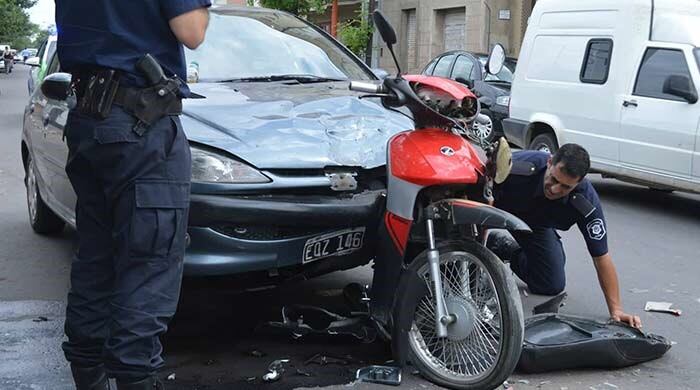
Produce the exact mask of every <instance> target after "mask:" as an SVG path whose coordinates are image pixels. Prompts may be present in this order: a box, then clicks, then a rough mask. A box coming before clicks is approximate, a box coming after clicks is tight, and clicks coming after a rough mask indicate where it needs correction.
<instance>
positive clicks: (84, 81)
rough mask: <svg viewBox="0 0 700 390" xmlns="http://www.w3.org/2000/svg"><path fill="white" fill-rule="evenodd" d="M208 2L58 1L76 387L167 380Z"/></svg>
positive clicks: (131, 389) (133, 387) (88, 389)
mask: <svg viewBox="0 0 700 390" xmlns="http://www.w3.org/2000/svg"><path fill="white" fill-rule="evenodd" d="M210 5H211V3H210V0H139V1H134V0H119V1H115V0H89V1H85V0H56V24H57V29H58V57H59V61H60V63H61V68H62V69H63V70H64V71H66V72H69V73H71V74H72V76H73V84H74V88H75V92H76V96H77V106H76V108H74V109H72V110H71V111H70V113H69V115H68V119H67V122H66V140H67V143H68V147H69V157H68V163H67V165H66V172H67V174H68V177H69V178H70V181H71V184H72V185H73V188H74V189H75V192H76V194H77V198H78V200H77V205H76V224H77V230H78V234H77V237H78V245H77V249H76V253H75V256H74V259H73V263H72V269H71V289H70V292H69V293H68V307H67V312H66V324H65V331H66V335H67V336H68V341H67V342H65V343H64V344H63V350H64V352H65V355H66V358H67V359H68V361H70V363H71V371H72V373H73V378H74V380H75V384H76V387H77V389H78V390H93V389H94V390H97V389H99V390H103V389H109V382H108V379H107V378H108V377H115V378H116V380H117V388H118V389H119V390H140V389H143V390H146V389H149V390H150V389H154V388H158V389H160V388H162V384H161V383H160V382H159V381H158V379H157V377H156V371H157V369H158V368H160V367H161V366H162V365H163V359H162V358H161V351H162V346H161V344H160V341H159V336H160V335H161V334H162V333H163V332H165V331H166V329H167V323H168V321H169V320H170V318H171V317H172V316H173V315H174V313H175V309H176V307H177V302H178V297H179V294H180V283H181V279H182V270H183V255H184V248H185V234H186V229H187V212H188V207H189V193H190V169H191V168H190V152H189V146H188V143H187V139H186V138H185V134H184V133H183V131H182V127H181V124H180V120H179V118H178V114H180V111H181V106H182V105H181V98H182V97H186V96H188V94H189V90H188V89H187V86H186V85H185V84H183V83H182V82H181V80H184V79H186V73H185V58H184V49H183V47H182V45H183V44H184V45H186V46H187V47H189V48H191V49H194V48H196V47H197V46H199V44H200V43H201V42H202V41H203V39H204V35H205V31H206V27H207V24H208V18H209V14H208V11H207V7H209V6H210ZM147 53H150V55H151V56H145V55H146V54H147ZM137 64H138V66H137Z"/></svg>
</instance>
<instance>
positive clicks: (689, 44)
mask: <svg viewBox="0 0 700 390" xmlns="http://www.w3.org/2000/svg"><path fill="white" fill-rule="evenodd" d="M629 15H635V17H634V18H630V17H629ZM698 86H700V7H699V6H698V2H697V0H619V1H616V2H610V1H608V0H588V1H579V0H540V1H538V2H537V4H536V5H535V8H534V10H533V14H532V16H531V17H530V23H529V25H528V27H527V32H526V34H525V38H524V40H523V46H522V49H521V51H520V59H519V63H518V68H517V70H516V71H515V80H514V81H513V89H512V94H511V105H510V116H511V117H510V118H509V119H506V120H505V121H504V129H505V133H506V136H507V138H508V141H510V142H512V143H514V144H516V145H518V146H520V147H524V148H530V149H539V150H545V151H549V152H554V151H555V150H556V149H557V148H558V147H559V145H562V144H564V143H569V142H575V143H578V144H581V145H583V146H584V147H585V148H586V149H587V150H588V152H589V153H590V155H591V166H592V169H593V170H594V171H596V172H600V173H602V174H603V175H605V176H609V177H615V178H618V179H621V180H626V181H630V182H635V183H639V184H642V185H647V186H649V187H652V188H656V189H662V190H685V191H694V192H700V125H699V123H698V118H700V104H698Z"/></svg>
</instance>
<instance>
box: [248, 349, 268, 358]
mask: <svg viewBox="0 0 700 390" xmlns="http://www.w3.org/2000/svg"><path fill="white" fill-rule="evenodd" d="M248 355H250V356H252V357H256V358H261V357H265V356H267V354H266V353H265V352H262V351H258V350H257V349H253V350H251V351H250V352H248Z"/></svg>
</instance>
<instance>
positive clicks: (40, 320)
mask: <svg viewBox="0 0 700 390" xmlns="http://www.w3.org/2000/svg"><path fill="white" fill-rule="evenodd" d="M48 320H49V319H48V318H46V317H43V316H42V317H37V318H35V319H33V320H32V321H34V322H46V321H48Z"/></svg>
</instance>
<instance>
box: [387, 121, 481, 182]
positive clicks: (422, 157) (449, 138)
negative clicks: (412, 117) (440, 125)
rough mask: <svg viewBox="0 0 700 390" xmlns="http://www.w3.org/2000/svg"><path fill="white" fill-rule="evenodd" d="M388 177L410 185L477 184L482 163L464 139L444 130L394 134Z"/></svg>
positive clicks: (390, 147) (390, 149)
mask: <svg viewBox="0 0 700 390" xmlns="http://www.w3.org/2000/svg"><path fill="white" fill-rule="evenodd" d="M389 158H390V159H391V161H390V167H391V174H392V175H393V176H394V177H396V178H399V179H401V180H404V181H407V182H409V183H413V184H417V185H421V186H425V187H427V186H432V185H440V184H476V183H477V182H478V180H479V176H481V175H483V174H484V163H483V162H482V161H481V159H480V158H479V155H478V154H477V152H476V150H474V147H473V146H472V145H471V144H470V143H469V142H468V141H467V140H465V139H464V138H462V137H460V136H459V135H457V134H453V133H450V132H448V131H446V130H443V129H420V130H413V131H408V132H405V133H400V134H397V135H396V136H395V137H394V138H392V140H391V143H390V145H389Z"/></svg>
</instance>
